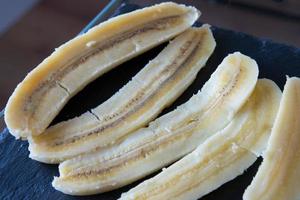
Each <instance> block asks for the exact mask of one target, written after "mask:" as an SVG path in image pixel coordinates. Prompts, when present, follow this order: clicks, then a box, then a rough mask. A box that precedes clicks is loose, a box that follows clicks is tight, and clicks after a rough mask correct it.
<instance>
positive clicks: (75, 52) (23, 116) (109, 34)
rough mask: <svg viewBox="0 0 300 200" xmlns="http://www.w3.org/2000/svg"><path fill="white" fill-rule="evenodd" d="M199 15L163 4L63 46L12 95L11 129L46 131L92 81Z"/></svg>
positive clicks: (109, 23) (191, 9) (22, 134)
mask: <svg viewBox="0 0 300 200" xmlns="http://www.w3.org/2000/svg"><path fill="white" fill-rule="evenodd" d="M199 15H200V12H199V11H198V10H197V9H195V8H194V7H186V6H184V5H178V4H175V3H162V4H158V5H155V6H152V7H148V8H144V9H140V10H137V11H133V12H131V13H128V14H124V15H120V16H117V17H115V18H112V19H110V20H107V21H106V22H104V23H101V24H99V25H97V26H95V27H94V28H92V29H91V30H89V31H88V32H87V33H85V34H83V35H80V36H77V37H75V38H74V39H72V40H70V41H68V42H67V43H65V44H63V45H62V46H60V47H59V48H57V49H56V50H55V51H54V52H53V53H52V54H51V55H50V56H49V57H48V58H46V59H45V60H44V61H43V62H42V63H41V64H40V65H38V66H37V67H36V68H35V69H34V70H32V71H31V72H30V73H29V74H28V75H27V76H26V77H25V79H24V80H23V81H22V82H21V83H20V84H19V85H18V86H17V88H16V89H15V91H14V92H13V94H12V96H11V97H10V98H9V100H8V103H7V105H6V109H5V122H6V125H7V127H8V129H9V131H10V133H11V134H13V135H14V136H15V137H16V138H19V137H27V136H30V135H38V134H41V133H42V132H43V131H44V130H45V129H46V128H47V127H48V126H49V124H50V123H51V121H52V120H53V118H54V117H55V116H56V115H57V113H58V112H59V111H60V110H61V109H62V108H63V106H64V105H65V104H66V103H67V101H68V100H69V99H70V98H71V97H72V96H74V95H75V94H76V93H77V92H78V91H80V90H81V89H82V88H84V87H85V86H86V85H87V84H88V83H90V82H91V81H93V80H95V79H96V78H97V77H99V76H100V75H102V74H104V73H105V72H107V71H109V70H111V69H112V68H114V67H116V66H117V65H119V64H121V63H123V62H125V61H127V60H129V59H131V58H132V57H134V56H137V55H139V54H141V53H143V52H145V51H146V50H148V49H150V48H152V47H154V46H156V45H158V44H161V43H162V42H164V41H167V40H168V39H170V38H172V37H174V36H175V35H177V34H179V33H181V32H183V31H184V30H186V29H187V28H188V27H190V26H191V25H192V24H193V23H194V22H195V21H196V20H197V19H198V17H199ZM87 117H91V116H87Z"/></svg>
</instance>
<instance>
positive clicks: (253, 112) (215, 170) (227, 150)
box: [120, 80, 281, 200]
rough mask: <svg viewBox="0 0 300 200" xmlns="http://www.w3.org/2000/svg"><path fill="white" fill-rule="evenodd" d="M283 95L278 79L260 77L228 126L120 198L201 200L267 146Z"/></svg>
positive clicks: (242, 168)
mask: <svg viewBox="0 0 300 200" xmlns="http://www.w3.org/2000/svg"><path fill="white" fill-rule="evenodd" d="M280 98H281V91H280V89H279V88H278V87H277V86H276V84H275V83H274V82H272V81H270V80H259V81H258V83H257V86H256V88H255V90H254V92H253V94H252V95H251V97H250V99H249V101H248V102H247V103H246V104H245V106H243V108H242V109H241V110H240V111H239V112H238V113H237V115H236V116H235V117H234V119H233V121H232V122H231V123H230V124H229V125H228V126H227V127H226V128H224V129H223V130H221V131H220V132H218V133H216V134H215V135H213V136H212V137H210V138H209V139H208V140H206V141H205V142H204V143H202V144H201V145H199V146H198V147H197V149H196V150H195V151H193V152H192V153H190V154H188V155H187V156H185V157H184V158H182V159H181V160H179V161H178V162H176V163H174V164H173V165H171V166H170V167H168V168H167V169H163V170H162V172H161V173H159V174H158V175H156V176H155V177H153V178H151V179H148V180H146V181H144V182H143V183H141V184H140V185H138V186H136V187H135V188H133V189H131V190H130V191H129V192H128V193H125V194H123V195H122V197H121V198H120V199H122V200H125V199H152V200H154V199H166V200H167V199H181V200H183V199H198V198H200V197H202V196H204V195H205V194H207V193H209V192H211V191H213V190H215V189H216V188H218V187H219V186H221V185H222V184H224V183H226V182H227V181H230V180H232V179H233V178H235V177H236V176H238V175H240V174H242V173H243V171H244V170H245V169H247V168H248V167H249V166H250V165H251V164H253V163H254V161H255V160H256V158H257V157H258V156H260V154H261V152H262V150H264V149H265V147H266V144H267V140H268V138H269V135H270V132H271V128H272V125H273V122H274V119H275V116H276V112H277V108H278V106H279V102H280Z"/></svg>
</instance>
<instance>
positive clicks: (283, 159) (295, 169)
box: [243, 77, 300, 200]
mask: <svg viewBox="0 0 300 200" xmlns="http://www.w3.org/2000/svg"><path fill="white" fill-rule="evenodd" d="M299 113H300V79H299V78H295V77H293V78H288V79H287V82H286V85H285V87H284V90H283V95H282V100H281V102H280V107H279V110H278V114H277V116H276V120H275V123H274V127H273V129H272V133H271V136H270V139H269V142H268V145H267V150H266V152H265V153H264V154H263V162H262V164H261V166H260V167H259V169H258V172H257V174H256V175H255V177H254V179H253V181H252V183H251V185H250V186H249V187H248V188H247V189H246V191H245V193H244V196H243V199H245V200H256V199H257V200H258V199H259V200H267V199H268V200H298V199H300V191H299V185H300V116H299Z"/></svg>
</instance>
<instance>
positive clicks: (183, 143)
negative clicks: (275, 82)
mask: <svg viewBox="0 0 300 200" xmlns="http://www.w3.org/2000/svg"><path fill="white" fill-rule="evenodd" d="M257 76H258V68H257V64H256V62H255V61H254V60H252V59H250V58H249V57H247V56H244V55H242V54H240V53H234V54H231V55H229V56H228V57H226V58H225V59H224V61H223V62H222V63H221V64H220V66H219V67H218V68H217V70H216V71H215V72H214V73H213V74H212V76H211V78H210V79H209V81H208V82H207V83H206V84H205V85H204V86H203V88H202V90H201V91H200V92H198V94H197V95H194V96H193V97H192V98H191V99H190V100H189V101H188V102H186V103H185V104H183V105H181V106H179V107H178V108H177V109H176V110H174V111H172V112H170V113H168V114H166V115H164V116H162V117H160V118H158V119H156V120H155V121H154V122H152V123H150V125H149V127H148V128H143V129H140V130H137V131H136V132H133V133H131V134H130V135H129V136H128V137H127V138H125V139H124V140H123V141H122V142H121V143H118V144H115V145H113V146H112V147H111V148H108V149H106V150H98V151H96V152H93V153H90V154H87V155H82V156H80V157H78V158H74V159H71V160H68V161H65V162H63V163H62V164H61V165H60V166H59V170H60V177H58V178H55V179H54V181H53V183H52V185H53V186H54V187H55V189H57V190H59V191H62V192H64V193H67V194H72V195H87V194H95V193H100V192H105V191H109V190H112V189H115V188H118V187H121V186H123V185H126V184H129V183H131V182H133V181H135V180H137V179H139V178H142V177H144V176H146V175H147V174H150V173H151V172H153V171H156V170H158V169H160V168H162V167H163V166H166V165H167V164H169V163H171V162H173V161H175V160H177V159H179V158H181V157H182V156H184V155H185V154H187V153H189V152H191V151H192V150H193V149H195V148H196V147H197V146H198V145H199V144H200V143H202V142H203V141H204V140H205V139H206V138H208V137H209V136H211V135H212V134H214V133H215V132H217V131H218V130H220V129H222V128H224V127H225V126H226V125H227V124H228V123H229V122H230V120H231V119H232V118H233V116H234V115H235V113H236V112H237V111H238V110H239V108H240V107H241V106H242V105H243V104H244V102H245V101H246V100H247V98H248V97H249V95H250V94H251V92H252V90H253V89H254V87H255V84H256V81H257Z"/></svg>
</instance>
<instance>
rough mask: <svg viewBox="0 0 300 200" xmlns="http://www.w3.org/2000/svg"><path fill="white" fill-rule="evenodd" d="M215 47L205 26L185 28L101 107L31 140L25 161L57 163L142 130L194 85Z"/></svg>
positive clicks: (60, 124) (211, 36)
mask: <svg viewBox="0 0 300 200" xmlns="http://www.w3.org/2000/svg"><path fill="white" fill-rule="evenodd" d="M215 45H216V44H215V41H214V38H213V35H212V33H211V31H210V29H209V27H208V26H207V25H205V26H204V27H202V28H190V29H188V30H187V31H185V32H184V33H182V34H181V35H179V36H178V37H177V38H175V39H174V40H173V41H172V42H171V43H170V44H169V45H168V46H167V47H166V48H165V49H164V50H163V51H162V52H161V53H160V54H159V55H158V56H157V57H156V58H155V59H154V60H152V61H151V62H150V63H149V64H148V65H147V66H146V67H145V68H144V69H142V70H141V71H140V72H139V73H138V74H137V75H136V76H135V77H133V79H132V80H131V81H130V82H129V83H127V85H125V86H124V87H123V88H122V89H121V90H120V91H119V92H117V93H116V94H115V95H113V96H112V97H111V98H110V99H108V100H107V101H106V102H104V103H103V104H101V105H99V106H98V107H96V108H95V109H93V110H92V111H91V112H87V113H85V114H83V115H82V116H80V117H77V118H74V119H71V120H69V121H66V122H62V123H59V124H57V125H55V126H53V127H50V128H49V129H47V130H46V131H45V133H43V134H42V135H39V136H33V137H32V138H30V139H29V150H30V157H31V158H33V159H35V160H38V161H41V162H46V163H58V162H60V161H63V160H65V159H67V158H71V157H74V156H76V155H79V154H82V153H86V152H90V151H92V150H95V149H96V148H103V147H105V146H108V145H112V144H113V143H115V142H117V140H119V139H120V138H121V137H123V136H124V135H126V134H128V133H129V132H132V131H134V130H136V129H137V128H140V127H141V126H144V125H146V123H148V122H149V121H151V120H152V119H153V118H154V117H156V116H157V115H158V114H159V113H160V112H161V110H162V109H163V108H165V107H166V106H167V105H169V104H170V103H172V102H173V101H174V100H175V99H176V98H177V97H178V96H179V95H180V94H181V93H182V92H183V91H184V90H185V89H186V88H187V87H188V86H189V85H190V84H191V83H192V82H193V80H194V79H195V77H196V75H197V73H198V71H199V70H200V69H201V68H202V67H203V66H204V65H205V63H206V61H207V60H208V58H209V56H210V55H211V54H212V52H213V50H214V48H215ZM95 116H96V117H95Z"/></svg>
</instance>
